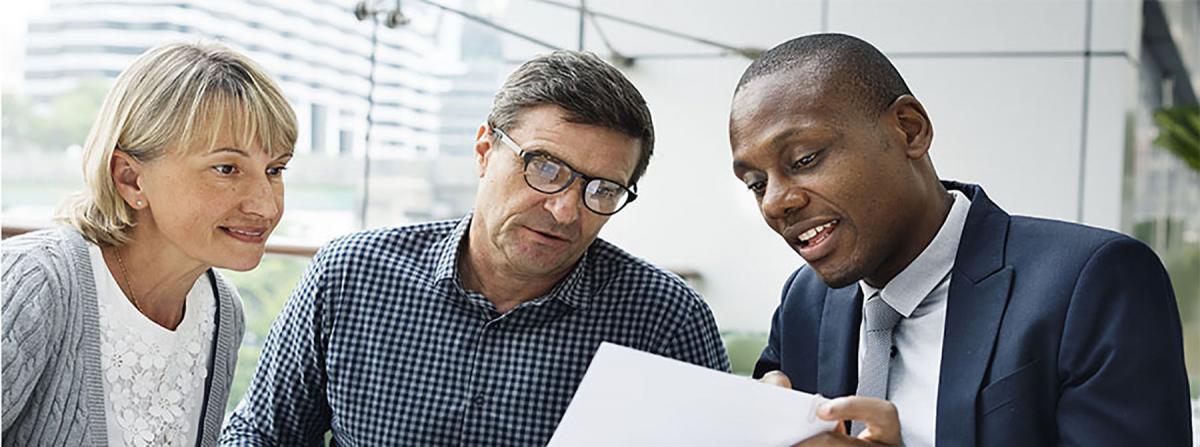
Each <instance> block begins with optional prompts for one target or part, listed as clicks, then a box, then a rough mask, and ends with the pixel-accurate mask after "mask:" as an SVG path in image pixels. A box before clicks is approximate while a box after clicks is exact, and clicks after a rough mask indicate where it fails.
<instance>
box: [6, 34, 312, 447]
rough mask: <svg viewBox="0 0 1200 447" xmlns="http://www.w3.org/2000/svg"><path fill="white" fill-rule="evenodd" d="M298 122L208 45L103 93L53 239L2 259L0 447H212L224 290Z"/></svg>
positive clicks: (232, 354) (263, 227)
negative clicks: (79, 181)
mask: <svg viewBox="0 0 1200 447" xmlns="http://www.w3.org/2000/svg"><path fill="white" fill-rule="evenodd" d="M295 141H296V120H295V115H294V113H293V112H292V109H291V107H290V106H289V105H288V103H287V101H286V100H285V99H284V96H283V95H282V94H281V93H280V91H279V88H278V86H277V85H276V84H275V83H274V82H273V81H272V80H271V79H269V78H268V77H267V76H266V75H265V74H263V72H262V70H261V69H260V68H259V67H258V66H257V65H256V64H254V63H253V62H251V61H250V60H249V59H248V58H246V57H245V56H243V55H241V54H239V53H237V52H234V51H232V50H230V49H228V48H226V47H224V46H221V45H217V44H183V43H177V44H168V45H163V46H159V47H157V48H153V49H151V50H149V51H148V52H146V53H145V54H143V55H141V56H140V57H139V58H138V59H137V60H136V61H134V62H133V65H131V66H130V67H129V68H128V69H126V70H125V72H123V73H121V75H120V76H119V77H118V78H117V80H116V83H115V84H114V85H113V87H112V90H110V91H109V92H108V96H107V97H106V99H105V101H104V105H103V106H102V107H101V109H100V112H99V114H98V116H97V118H96V122H95V124H94V125H93V127H92V130H91V133H90V134H89V135H88V139H87V142H86V144H85V146H84V157H83V159H84V161H83V170H84V178H85V181H86V188H85V190H84V191H83V192H82V193H81V194H79V195H78V196H77V197H76V198H74V199H72V201H70V202H69V203H67V205H66V206H65V207H64V212H63V215H62V216H61V217H62V220H63V221H65V223H66V224H65V225H63V226H61V227H58V228H53V229H49V230H43V231H38V232H35V233H30V234H27V235H23V236H20V237H16V238H12V239H9V240H6V241H4V242H3V244H0V251H2V253H3V260H2V263H3V271H2V272H0V273H2V275H3V276H2V278H0V280H2V281H3V300H4V301H3V321H0V324H3V328H2V331H3V399H4V402H3V443H4V445H6V446H7V445H80V444H83V445H155V446H166V445H214V444H216V441H217V435H218V432H219V430H220V426H221V421H222V419H223V417H224V414H223V413H224V409H225V402H226V399H227V398H228V395H229V386H230V382H231V381H232V379H233V371H234V366H235V365H236V363H237V362H236V360H237V349H238V344H239V342H240V340H241V337H242V333H243V331H244V322H243V319H242V310H241V303H240V300H239V298H238V295H237V292H236V291H235V289H234V287H233V286H232V285H231V284H230V283H228V282H227V281H226V280H224V279H223V278H222V277H221V276H220V275H218V274H217V273H216V272H215V271H214V270H213V269H212V268H213V267H221V268H228V269H233V270H249V269H252V268H254V267H255V266H257V265H258V263H259V261H260V260H261V259H262V256H263V252H264V249H265V243H266V240H267V236H268V235H270V234H271V231H272V230H273V229H274V228H275V225H276V224H277V223H279V219H280V216H281V215H282V213H283V178H282V177H281V174H282V172H283V170H284V168H285V165H286V164H287V162H288V160H289V159H290V158H291V154H292V148H293V145H294V144H295Z"/></svg>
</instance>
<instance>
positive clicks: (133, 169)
mask: <svg viewBox="0 0 1200 447" xmlns="http://www.w3.org/2000/svg"><path fill="white" fill-rule="evenodd" d="M109 168H110V169H111V170H112V171H111V172H110V174H111V175H112V179H113V183H114V184H116V186H117V194H120V195H121V198H123V199H125V203H127V204H129V206H130V207H132V208H133V209H135V210H140V209H142V208H145V207H146V205H147V203H146V197H145V195H144V194H143V193H142V186H141V178H142V163H141V162H139V161H137V159H135V158H133V156H131V155H129V154H127V153H125V151H122V150H120V149H117V150H114V151H113V155H112V159H111V160H109Z"/></svg>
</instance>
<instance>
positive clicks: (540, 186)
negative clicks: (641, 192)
mask: <svg viewBox="0 0 1200 447" xmlns="http://www.w3.org/2000/svg"><path fill="white" fill-rule="evenodd" d="M492 132H495V133H496V135H497V136H498V137H499V140H500V141H502V142H504V145H506V146H508V147H509V149H512V150H513V152H514V153H516V154H517V157H519V158H520V159H521V160H523V161H524V162H525V184H527V185H529V187H530V188H533V189H534V190H535V191H538V192H541V193H544V194H557V193H559V192H561V191H563V190H565V189H567V188H570V187H571V184H572V183H575V179H576V178H580V179H583V182H584V183H583V190H582V191H580V193H581V194H582V195H583V205H584V206H585V207H587V209H589V210H591V211H592V212H593V213H596V214H599V215H602V216H611V215H613V214H616V213H617V211H621V209H622V208H625V205H628V204H629V202H632V201H634V199H637V185H630V186H629V187H626V186H625V185H622V184H620V183H617V182H615V181H613V180H609V179H606V178H600V177H592V176H590V175H587V174H584V173H582V172H579V171H576V170H575V168H572V167H571V165H568V164H567V162H565V161H562V160H559V159H557V158H554V157H553V156H551V155H550V154H547V153H545V152H540V151H531V152H527V151H525V150H524V149H521V146H520V145H518V144H517V142H516V141H513V140H512V138H510V137H509V136H508V134H506V133H504V131H502V130H500V129H492Z"/></svg>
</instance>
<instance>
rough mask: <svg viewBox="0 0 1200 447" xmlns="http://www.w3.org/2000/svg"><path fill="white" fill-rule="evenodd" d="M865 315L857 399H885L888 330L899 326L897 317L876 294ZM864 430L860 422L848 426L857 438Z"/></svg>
mask: <svg viewBox="0 0 1200 447" xmlns="http://www.w3.org/2000/svg"><path fill="white" fill-rule="evenodd" d="M863 312H864V313H865V314H866V315H865V318H864V321H863V324H865V325H866V331H865V333H864V336H865V337H866V339H865V340H863V341H864V344H863V346H864V347H865V349H864V352H863V360H862V362H863V363H862V368H861V369H860V370H861V372H860V373H859V375H858V391H857V392H856V393H855V394H857V395H859V396H865V397H874V398H876V399H884V400H886V399H887V389H888V366H889V365H890V363H891V358H892V355H891V354H892V329H893V328H895V327H896V323H899V322H900V318H901V316H900V313H899V312H896V310H895V309H892V306H889V305H888V303H887V302H886V301H884V300H883V298H880V297H879V292H875V294H874V295H871V298H869V299H867V306H866V309H865V310H864V311H863ZM864 428H866V426H864V425H863V424H862V422H854V423H852V424H851V425H850V434H851V435H854V436H858V434H859V433H860V432H862V431H863V429H864Z"/></svg>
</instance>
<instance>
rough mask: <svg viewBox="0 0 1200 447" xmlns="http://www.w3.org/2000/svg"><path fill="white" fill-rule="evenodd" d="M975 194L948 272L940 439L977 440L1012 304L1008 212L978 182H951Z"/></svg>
mask: <svg viewBox="0 0 1200 447" xmlns="http://www.w3.org/2000/svg"><path fill="white" fill-rule="evenodd" d="M946 186H947V188H953V189H959V190H962V191H963V192H964V193H966V195H967V196H968V197H970V198H971V210H970V211H969V213H968V214H967V222H966V224H965V225H964V226H963V234H962V238H961V239H960V241H959V247H958V254H957V256H956V258H955V262H954V269H953V273H952V274H951V277H950V291H949V297H948V298H947V304H946V306H947V308H946V329H945V338H944V339H943V340H944V341H943V343H942V367H941V371H942V372H941V377H940V379H939V381H938V402H937V440H938V443H939V444H947V445H974V444H976V442H975V441H976V433H975V422H976V416H977V415H976V411H975V410H976V405H975V400H976V398H977V397H978V395H979V390H980V387H981V385H982V384H983V377H984V374H985V373H986V372H987V368H988V365H989V364H990V363H991V357H992V351H993V350H994V348H995V346H996V334H997V332H998V331H999V329H1000V321H1001V320H1002V319H1003V317H1004V309H1005V307H1006V306H1007V305H1008V297H1009V291H1010V288H1011V286H1012V279H1013V270H1012V267H1011V266H1006V265H1005V259H1004V244H1005V241H1006V240H1007V236H1008V223H1009V216H1008V214H1007V213H1005V212H1004V211H1003V210H1001V209H1000V208H999V207H997V206H996V205H995V204H994V203H992V202H991V200H988V198H987V195H985V194H984V193H983V190H982V189H981V188H979V187H978V186H973V185H962V184H953V183H948V184H947V185H946Z"/></svg>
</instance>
